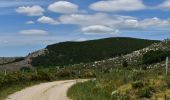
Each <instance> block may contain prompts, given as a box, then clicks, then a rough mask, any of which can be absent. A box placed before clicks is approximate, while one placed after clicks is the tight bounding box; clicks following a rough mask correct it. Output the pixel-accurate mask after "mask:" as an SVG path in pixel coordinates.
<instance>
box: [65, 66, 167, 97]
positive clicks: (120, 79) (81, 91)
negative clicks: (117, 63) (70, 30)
mask: <svg viewBox="0 0 170 100" xmlns="http://www.w3.org/2000/svg"><path fill="white" fill-rule="evenodd" d="M169 85H170V77H169V76H165V75H164V70H163V68H160V69H152V70H134V69H133V70H128V69H115V70H113V71H112V72H110V73H108V74H104V75H102V74H99V75H97V79H96V80H93V81H89V82H85V83H78V84H76V85H74V86H73V87H71V88H70V89H69V91H68V96H69V97H70V98H71V99H72V100H143V99H146V98H147V99H151V100H155V99H156V98H157V99H158V98H159V99H160V98H161V100H164V98H165V97H166V98H168V99H170V86H169Z"/></svg>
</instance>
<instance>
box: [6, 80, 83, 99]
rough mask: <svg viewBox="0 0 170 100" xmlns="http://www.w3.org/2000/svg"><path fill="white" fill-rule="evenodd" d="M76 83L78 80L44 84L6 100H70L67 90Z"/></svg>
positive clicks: (22, 91) (27, 89)
mask: <svg viewBox="0 0 170 100" xmlns="http://www.w3.org/2000/svg"><path fill="white" fill-rule="evenodd" d="M80 81H85V80H80ZM76 82H77V80H65V81H56V82H48V83H42V84H39V85H36V86H32V87H29V88H26V89H24V90H21V91H19V92H16V93H14V94H12V95H10V96H8V97H7V99H6V100H69V98H68V97H67V90H68V89H69V88H70V87H71V86H72V85H74V84H76Z"/></svg>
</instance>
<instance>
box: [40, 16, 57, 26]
mask: <svg viewBox="0 0 170 100" xmlns="http://www.w3.org/2000/svg"><path fill="white" fill-rule="evenodd" d="M37 21H38V22H40V23H44V24H53V25H55V24H59V22H58V21H56V20H54V19H53V18H50V17H47V16H42V17H40V18H39V19H38V20H37Z"/></svg>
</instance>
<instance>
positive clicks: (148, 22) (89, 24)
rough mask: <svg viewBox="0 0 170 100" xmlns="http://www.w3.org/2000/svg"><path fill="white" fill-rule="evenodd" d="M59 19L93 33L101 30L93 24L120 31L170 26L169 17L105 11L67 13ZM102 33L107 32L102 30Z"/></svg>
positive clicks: (61, 21)
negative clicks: (127, 14)
mask: <svg viewBox="0 0 170 100" xmlns="http://www.w3.org/2000/svg"><path fill="white" fill-rule="evenodd" d="M59 21H60V23H61V24H73V25H78V26H80V27H81V29H82V31H85V29H86V30H87V29H90V30H87V31H92V32H93V33H97V31H98V33H101V32H102V30H99V29H97V28H96V26H95V27H94V25H101V26H106V27H109V28H111V29H114V30H120V31H127V30H131V31H133V30H146V29H149V28H152V29H153V28H156V29H161V28H167V27H169V26H170V19H159V18H157V17H154V18H147V19H142V20H141V19H138V18H135V17H130V16H119V15H110V14H105V13H96V14H70V15H68V14H67V15H62V16H61V17H60V18H59ZM94 28H95V29H96V30H95V29H94ZM92 29H93V30H92ZM100 31H101V32H100ZM103 33H107V32H104V31H103Z"/></svg>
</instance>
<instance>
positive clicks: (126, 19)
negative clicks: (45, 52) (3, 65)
mask: <svg viewBox="0 0 170 100" xmlns="http://www.w3.org/2000/svg"><path fill="white" fill-rule="evenodd" d="M0 26H1V27H0V56H25V55H27V54H28V53H29V52H32V51H35V50H38V49H41V48H44V47H46V46H47V45H48V44H52V43H57V42H63V41H84V40H91V39H98V38H107V37H135V38H144V39H157V40H163V39H166V38H169V37H170V29H169V27H170V0H0Z"/></svg>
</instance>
